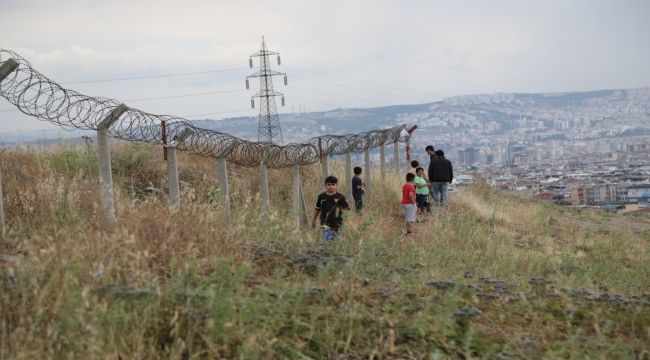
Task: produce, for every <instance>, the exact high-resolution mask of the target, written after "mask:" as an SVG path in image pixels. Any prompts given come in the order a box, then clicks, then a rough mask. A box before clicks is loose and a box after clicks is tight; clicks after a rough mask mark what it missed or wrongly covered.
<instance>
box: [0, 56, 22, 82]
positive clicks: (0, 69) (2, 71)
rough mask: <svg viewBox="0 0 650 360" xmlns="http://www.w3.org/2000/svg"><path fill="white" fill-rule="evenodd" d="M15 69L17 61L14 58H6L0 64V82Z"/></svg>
mask: <svg viewBox="0 0 650 360" xmlns="http://www.w3.org/2000/svg"><path fill="white" fill-rule="evenodd" d="M16 69H18V63H17V62H16V60H14V59H11V58H10V59H7V61H5V62H4V63H2V65H1V66H0V82H2V80H4V79H5V78H6V77H7V76H9V74H11V73H12V72H14V71H15V70H16Z"/></svg>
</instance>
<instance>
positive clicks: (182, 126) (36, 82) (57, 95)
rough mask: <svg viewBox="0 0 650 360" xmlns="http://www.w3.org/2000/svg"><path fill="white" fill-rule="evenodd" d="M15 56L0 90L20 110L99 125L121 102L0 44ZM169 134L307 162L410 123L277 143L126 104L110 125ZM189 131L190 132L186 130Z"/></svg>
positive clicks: (397, 133) (190, 143)
mask: <svg viewBox="0 0 650 360" xmlns="http://www.w3.org/2000/svg"><path fill="white" fill-rule="evenodd" d="M10 60H13V61H15V62H16V63H17V64H18V67H17V68H16V69H15V70H14V71H12V72H10V73H9V74H8V75H7V76H6V77H5V78H4V79H0V96H2V97H4V98H5V99H7V101H9V102H10V103H11V104H13V105H14V106H16V107H17V108H18V110H19V111H21V112H22V113H24V114H26V115H29V116H32V117H35V118H38V119H41V120H45V121H49V122H51V123H53V124H56V125H58V126H60V127H62V128H68V129H73V128H76V129H82V130H98V125H99V124H100V123H101V122H102V120H104V119H106V118H107V117H108V116H110V114H111V112H112V111H113V110H114V109H115V108H117V107H118V106H120V105H121V103H120V102H119V101H117V100H114V99H109V98H104V97H95V96H87V95H83V94H80V93H78V92H76V91H74V90H70V89H65V88H63V87H62V86H61V85H59V84H58V83H56V82H54V81H52V80H50V79H49V78H47V77H46V76H44V75H43V74H41V73H39V72H38V71H36V70H35V69H34V68H33V67H32V66H31V64H30V63H29V62H28V61H27V60H25V59H24V58H22V57H21V56H20V55H18V54H17V53H15V52H13V51H11V50H5V49H0V67H2V66H3V65H4V64H5V63H7V62H8V61H10ZM163 124H164V126H165V130H166V136H167V137H168V139H172V140H174V139H175V138H176V137H177V136H178V135H180V134H183V137H184V141H182V142H179V143H178V144H177V148H178V149H179V150H182V151H186V152H187V153H189V154H193V155H199V156H206V157H213V158H222V157H223V158H226V160H227V161H229V162H232V163H235V164H238V165H241V166H257V165H259V164H261V163H264V164H265V165H266V166H267V167H270V168H286V167H291V166H294V165H309V164H313V163H315V162H318V161H319V159H320V158H321V157H323V156H328V155H332V154H336V155H341V154H346V153H349V152H362V151H366V150H369V149H372V148H375V147H379V146H382V145H387V144H391V143H396V142H399V141H403V140H404V137H403V130H404V128H405V127H406V125H399V126H395V127H391V128H387V129H380V130H371V131H368V132H363V133H359V134H348V135H322V136H318V137H314V138H311V139H310V140H309V141H308V142H307V143H304V144H301V143H297V144H288V145H277V144H272V143H261V142H253V141H248V140H244V139H240V138H237V137H235V136H233V135H230V134H226V133H221V132H219V131H216V130H211V129H205V128H200V127H197V126H195V125H193V124H192V123H191V122H190V121H189V120H187V119H184V118H181V117H177V116H172V115H155V114H150V113H147V112H144V111H142V110H138V109H135V108H132V107H128V106H126V111H125V112H124V113H123V114H122V115H120V116H119V117H118V119H117V121H115V122H114V123H113V124H112V125H111V126H110V128H109V134H110V135H111V136H113V137H115V138H118V139H122V140H128V141H137V142H143V143H149V144H156V145H162V144H164V143H166V142H167V141H164V140H163V132H162V131H161V130H162V126H163ZM188 134H189V135H188Z"/></svg>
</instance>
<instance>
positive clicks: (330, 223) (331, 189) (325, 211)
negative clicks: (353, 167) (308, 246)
mask: <svg viewBox="0 0 650 360" xmlns="http://www.w3.org/2000/svg"><path fill="white" fill-rule="evenodd" d="M338 182H339V180H338V179H337V178H336V177H334V176H328V177H326V178H325V192H323V193H321V194H319V195H318V199H316V208H315V209H314V217H313V218H312V220H311V226H312V227H313V228H315V227H316V218H317V217H318V216H319V214H320V224H321V227H323V234H322V235H323V238H324V239H325V240H327V241H331V240H334V238H336V237H337V236H338V234H339V229H340V228H341V226H343V210H350V205H348V202H347V201H345V196H343V194H341V193H339V192H337V191H336V186H337V184H338Z"/></svg>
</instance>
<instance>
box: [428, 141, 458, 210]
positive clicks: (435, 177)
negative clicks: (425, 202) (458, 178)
mask: <svg viewBox="0 0 650 360" xmlns="http://www.w3.org/2000/svg"><path fill="white" fill-rule="evenodd" d="M435 155H436V156H435V158H434V157H433V156H432V157H431V162H430V163H429V181H430V182H431V193H432V196H433V203H434V204H436V205H444V204H445V203H447V190H448V186H449V184H451V182H452V181H453V179H454V170H453V167H452V166H451V161H449V160H447V159H445V153H444V151H442V150H436V152H435Z"/></svg>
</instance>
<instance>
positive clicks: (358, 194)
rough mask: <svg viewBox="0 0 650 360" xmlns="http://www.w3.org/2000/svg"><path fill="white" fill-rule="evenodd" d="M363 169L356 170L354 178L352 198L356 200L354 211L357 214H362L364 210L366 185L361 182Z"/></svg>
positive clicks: (357, 168) (356, 168)
mask: <svg viewBox="0 0 650 360" xmlns="http://www.w3.org/2000/svg"><path fill="white" fill-rule="evenodd" d="M362 171H363V170H361V167H359V166H357V167H355V168H354V177H352V197H353V198H354V209H355V210H356V211H357V214H361V209H363V193H364V192H365V188H366V184H364V183H363V180H361V172H362Z"/></svg>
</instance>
